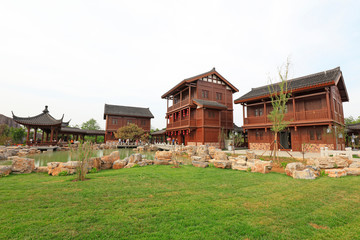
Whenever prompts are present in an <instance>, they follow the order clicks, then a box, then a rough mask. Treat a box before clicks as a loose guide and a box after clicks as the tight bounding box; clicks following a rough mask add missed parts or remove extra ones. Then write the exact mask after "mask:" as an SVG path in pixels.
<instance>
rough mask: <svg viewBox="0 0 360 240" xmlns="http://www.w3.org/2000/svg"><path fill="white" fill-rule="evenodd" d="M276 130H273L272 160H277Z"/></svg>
mask: <svg viewBox="0 0 360 240" xmlns="http://www.w3.org/2000/svg"><path fill="white" fill-rule="evenodd" d="M277 135H278V134H277V132H274V156H273V161H274V162H275V159H276V160H277V146H278V144H277Z"/></svg>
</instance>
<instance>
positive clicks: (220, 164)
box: [214, 160, 231, 169]
mask: <svg viewBox="0 0 360 240" xmlns="http://www.w3.org/2000/svg"><path fill="white" fill-rule="evenodd" d="M214 166H215V167H216V168H222V169H225V168H231V162H230V161H228V160H226V161H222V160H215V161H214Z"/></svg>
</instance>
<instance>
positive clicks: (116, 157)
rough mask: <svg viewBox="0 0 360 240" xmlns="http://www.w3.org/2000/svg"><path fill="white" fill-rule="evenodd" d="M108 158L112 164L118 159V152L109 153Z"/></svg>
mask: <svg viewBox="0 0 360 240" xmlns="http://www.w3.org/2000/svg"><path fill="white" fill-rule="evenodd" d="M110 158H111V160H112V161H113V162H115V161H116V160H119V159H120V152H119V151H113V152H112V153H110Z"/></svg>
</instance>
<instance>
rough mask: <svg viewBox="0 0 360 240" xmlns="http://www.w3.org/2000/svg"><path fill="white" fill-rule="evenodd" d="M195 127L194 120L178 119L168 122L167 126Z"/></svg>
mask: <svg viewBox="0 0 360 240" xmlns="http://www.w3.org/2000/svg"><path fill="white" fill-rule="evenodd" d="M182 126H183V127H195V126H196V120H189V119H185V120H181V121H180V120H179V121H176V122H172V123H168V124H167V128H177V127H182Z"/></svg>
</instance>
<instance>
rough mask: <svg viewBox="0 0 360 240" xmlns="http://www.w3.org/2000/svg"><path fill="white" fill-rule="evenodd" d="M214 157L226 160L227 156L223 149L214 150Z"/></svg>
mask: <svg viewBox="0 0 360 240" xmlns="http://www.w3.org/2000/svg"><path fill="white" fill-rule="evenodd" d="M214 159H215V160H222V161H226V160H228V156H227V155H226V153H225V152H223V151H216V152H215V154H214Z"/></svg>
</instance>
